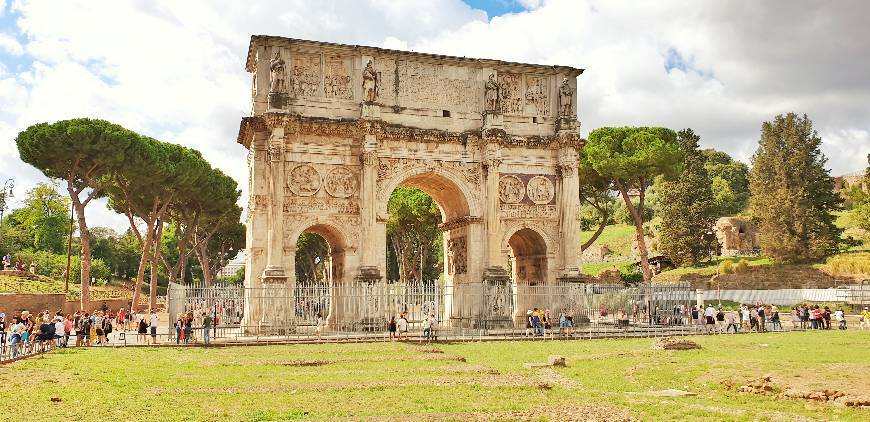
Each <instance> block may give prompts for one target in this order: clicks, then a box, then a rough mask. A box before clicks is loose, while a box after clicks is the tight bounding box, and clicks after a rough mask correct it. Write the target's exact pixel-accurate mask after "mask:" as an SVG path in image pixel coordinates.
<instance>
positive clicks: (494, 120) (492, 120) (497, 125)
mask: <svg viewBox="0 0 870 422" xmlns="http://www.w3.org/2000/svg"><path fill="white" fill-rule="evenodd" d="M483 128H484V129H504V116H502V115H501V113H498V112H495V111H485V112H484V113H483Z"/></svg>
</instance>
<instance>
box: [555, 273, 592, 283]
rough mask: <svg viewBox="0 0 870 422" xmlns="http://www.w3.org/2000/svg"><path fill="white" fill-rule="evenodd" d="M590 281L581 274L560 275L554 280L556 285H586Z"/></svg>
mask: <svg viewBox="0 0 870 422" xmlns="http://www.w3.org/2000/svg"><path fill="white" fill-rule="evenodd" d="M590 281H591V280H590V279H589V277H586V276H585V275H582V274H562V275H561V276H559V277H557V278H556V282H558V283H588V282H590Z"/></svg>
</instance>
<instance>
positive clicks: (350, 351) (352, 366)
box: [0, 330, 870, 421]
mask: <svg viewBox="0 0 870 422" xmlns="http://www.w3.org/2000/svg"><path fill="white" fill-rule="evenodd" d="M694 340H695V341H697V342H698V343H700V344H701V345H702V346H703V349H701V350H687V351H662V350H654V349H653V348H652V344H653V342H654V339H631V340H585V341H583V340H581V341H555V342H553V341H550V342H543V341H536V342H477V343H455V344H439V345H432V346H418V345H416V344H399V343H368V344H320V345H289V346H253V347H228V348H211V349H203V348H172V347H161V348H145V347H128V348H116V349H113V348H92V349H86V350H82V349H78V350H74V349H70V350H63V351H57V352H53V353H50V354H48V355H45V356H43V357H38V358H32V359H28V360H25V361H20V362H16V363H13V364H10V365H7V366H5V367H0V379H2V382H0V414H5V415H27V418H28V419H32V420H246V421H254V420H288V419H329V420H334V419H347V420H358V419H367V418H371V417H380V418H381V419H379V420H421V419H422V420H433V419H434V420H460V421H465V420H491V419H508V420H516V419H534V420H558V421H563V420H577V418H580V417H583V416H587V417H595V418H599V419H601V420H621V419H625V418H627V417H631V418H634V419H637V420H675V419H687V418H691V419H696V420H697V419H701V420H796V419H803V418H811V419H826V420H855V421H859V420H870V410H868V409H867V408H864V409H859V408H852V407H843V406H839V405H835V404H831V403H820V402H810V401H807V400H804V399H783V398H777V397H775V396H773V395H754V394H749V393H741V392H738V391H737V389H736V386H740V385H743V383H744V382H746V381H747V380H750V379H755V378H758V377H760V376H762V375H765V374H770V375H772V376H773V379H774V381H775V382H776V383H777V388H785V387H796V388H800V389H820V388H828V389H836V390H840V391H844V392H847V393H853V394H861V395H866V394H867V393H868V392H870V365H868V361H867V350H868V347H870V332H858V331H856V330H853V331H849V332H837V331H832V332H804V333H789V334H752V335H731V336H728V335H725V336H710V337H706V336H702V337H697V338H694ZM552 354H560V355H564V356H566V357H567V367H565V368H559V369H550V368H546V369H526V368H524V367H523V363H525V362H545V361H546V360H547V356H548V355H552ZM728 385H731V386H732V387H730V388H729V387H728ZM668 388H675V389H682V390H686V391H690V392H694V393H697V396H695V397H651V396H645V395H629V394H626V392H649V391H656V390H662V389H668ZM52 397H59V398H60V399H61V400H62V401H61V402H52V401H51V398H52ZM22 400H25V401H22ZM23 403H26V410H24V409H25V408H22V407H21V406H22V404H23ZM22 412H26V413H22Z"/></svg>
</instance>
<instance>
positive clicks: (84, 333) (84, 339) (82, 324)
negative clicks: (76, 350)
mask: <svg viewBox="0 0 870 422" xmlns="http://www.w3.org/2000/svg"><path fill="white" fill-rule="evenodd" d="M90 332H91V314H89V313H87V312H85V314H84V316H82V317H81V318H80V319H79V326H78V329H77V330H76V334H78V341H76V346H78V347H82V346H90V345H91V339H90Z"/></svg>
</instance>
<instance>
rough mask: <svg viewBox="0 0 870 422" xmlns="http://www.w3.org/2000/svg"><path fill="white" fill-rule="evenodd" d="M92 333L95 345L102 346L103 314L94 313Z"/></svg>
mask: <svg viewBox="0 0 870 422" xmlns="http://www.w3.org/2000/svg"><path fill="white" fill-rule="evenodd" d="M94 332H95V333H96V335H97V338H96V344H103V336H104V335H105V334H106V333H105V331H103V312H102V311H94Z"/></svg>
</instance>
